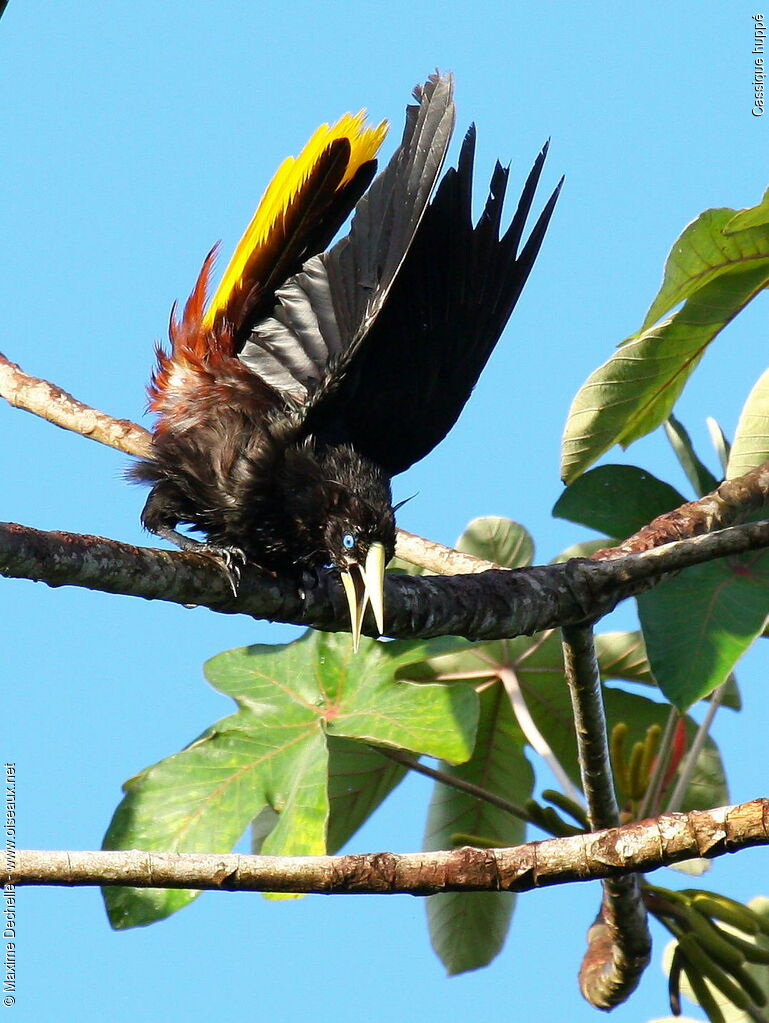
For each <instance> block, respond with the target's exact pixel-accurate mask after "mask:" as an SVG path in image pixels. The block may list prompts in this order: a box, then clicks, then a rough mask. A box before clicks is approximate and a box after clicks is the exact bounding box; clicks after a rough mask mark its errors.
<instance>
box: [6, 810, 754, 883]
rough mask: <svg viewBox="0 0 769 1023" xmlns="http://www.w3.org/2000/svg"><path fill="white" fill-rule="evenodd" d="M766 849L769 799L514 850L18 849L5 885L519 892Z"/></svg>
mask: <svg viewBox="0 0 769 1023" xmlns="http://www.w3.org/2000/svg"><path fill="white" fill-rule="evenodd" d="M767 844H769V799H755V800H753V801H751V802H748V803H742V804H739V805H736V806H722V807H719V808H717V809H715V810H693V811H691V812H690V813H676V814H663V815H662V816H661V817H659V818H658V819H656V820H647V821H640V822H634V823H632V824H626V825H624V826H623V827H620V828H610V829H608V830H605V831H597V832H591V833H590V834H585V835H574V836H572V837H569V838H551V839H548V840H547V841H544V842H530V843H528V844H526V845H522V846H517V847H516V848H512V849H475V848H470V847H464V848H461V849H454V850H451V851H450V852H423V853H404V854H397V853H390V852H379V853H365V854H358V855H347V856H287V857H283V856H246V855H240V854H235V853H232V854H223V855H218V854H197V853H161V852H143V851H137V850H128V851H124V852H112V851H110V852H74V851H73V852H58V851H50V852H49V851H40V850H17V851H16V852H15V856H14V860H15V862H14V863H13V864H12V865H11V867H10V870H9V871H8V875H7V881H8V883H9V884H12V885H16V886H18V887H21V886H26V885H64V886H81V885H108V886H115V885H117V886H120V885H130V886H132V887H136V888H189V889H200V890H225V891H261V892H294V893H312V892H315V893H320V894H325V895H331V894H359V895H373V894H381V895H397V894H407V895H434V894H435V893H437V892H442V891H514V892H525V891H531V890H532V889H534V888H545V887H550V886H552V885H558V884H566V883H568V882H571V881H595V880H600V879H603V878H609V877H620V876H622V875H625V874H631V873H635V872H638V871H650V870H656V869H657V868H658V867H661V866H669V865H670V864H672V863H680V862H681V861H682V860H687V859H691V858H692V857H695V856H703V857H711V858H712V857H717V856H723V855H724V854H725V853H729V852H737V851H738V850H739V849H745V848H748V847H750V846H757V845H767Z"/></svg>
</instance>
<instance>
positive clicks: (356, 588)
mask: <svg viewBox="0 0 769 1023" xmlns="http://www.w3.org/2000/svg"><path fill="white" fill-rule="evenodd" d="M384 570H385V549H384V546H383V545H382V544H381V543H372V544H371V546H370V547H369V549H368V553H367V554H366V564H365V565H359V564H357V563H356V564H353V565H350V566H349V567H348V568H343V569H342V570H341V572H340V575H341V577H342V585H343V586H344V592H345V594H346V596H347V603H348V605H349V607H350V622H351V624H352V649H353V652H354V653H357V652H358V647H359V646H360V630H361V625H362V624H363V616H364V614H365V613H366V605H367V604H371V610H372V611H373V612H374V619H375V620H376V624H377V628H378V629H379V631H380V632H384Z"/></svg>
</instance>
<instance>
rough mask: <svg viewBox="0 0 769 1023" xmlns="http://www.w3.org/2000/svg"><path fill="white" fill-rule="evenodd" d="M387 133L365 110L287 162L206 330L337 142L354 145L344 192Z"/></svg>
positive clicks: (323, 130)
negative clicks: (372, 123)
mask: <svg viewBox="0 0 769 1023" xmlns="http://www.w3.org/2000/svg"><path fill="white" fill-rule="evenodd" d="M387 129H388V123H387V121H382V122H381V124H378V125H377V126H376V127H375V128H370V127H367V126H366V111H365V110H361V111H359V113H357V114H344V115H343V116H342V117H340V118H339V120H338V121H337V122H336V124H334V125H328V124H322V125H321V126H320V127H319V128H318V129H317V130H316V131H315V133H314V134H313V135H312V137H311V138H310V139H309V141H308V142H307V143H306V145H305V147H304V149H303V150H302V151H301V153H300V154H299V156H297V157H293V156H289V157H287V158H286V159H285V160H284V161H283V163H282V164H281V165H280V167H279V168H278V171H277V173H276V174H275V176H274V177H273V179H272V181H271V182H270V184H269V185H268V186H267V190H266V191H265V193H264V195H263V196H262V198H261V200H260V202H259V205H258V206H257V208H256V212H255V213H254V215H253V217H252V218H251V223H250V224H249V225H248V227H247V228H246V230H245V232H244V234H243V237H242V238H241V239H240V241H239V242H238V244H237V246H236V248H235V252H234V253H233V255H232V258H231V259H230V262H229V264H228V265H227V269H226V270H225V271H224V274H223V275H222V279H221V281H220V283H219V287H218V288H217V289H216V292H215V294H214V296H213V298H212V299H211V302H210V304H209V306H208V309H207V310H206V313H205V316H204V319H203V326H204V328H210V327H211V326H212V325H213V323H214V320H215V319H216V318H217V316H218V315H219V314H220V313H221V312H222V311H223V310H225V309H226V307H227V303H228V301H229V298H230V296H231V295H232V293H233V291H234V290H235V289H237V288H239V287H240V285H241V284H242V281H243V277H244V274H245V273H246V272H247V268H248V264H249V263H251V262H253V261H254V259H255V257H256V256H257V254H258V252H259V250H260V249H262V248H264V247H266V246H268V245H269V244H270V243H271V241H272V239H273V235H274V233H275V232H276V231H279V230H280V229H281V225H282V220H283V217H284V216H285V213H286V210H287V208H288V207H289V205H290V204H291V201H292V200H293V198H294V196H295V195H296V193H297V192H298V190H299V189H300V188H301V187H302V185H303V184H304V182H305V181H306V180H307V178H308V176H309V174H310V172H311V171H312V169H313V167H314V166H315V165H316V164H317V162H318V160H319V158H320V157H321V155H322V154H323V153H324V152H325V150H326V149H327V148H328V146H329V145H330V144H331V143H332V142H333V141H334V140H335V139H348V140H349V142H350V146H351V153H350V162H349V164H348V166H347V170H346V172H345V175H344V177H343V178H342V180H341V181H340V183H339V185H338V189H341V188H342V187H343V186H344V185H346V184H347V183H348V182H349V181H350V180H351V179H352V178H353V177H354V175H355V173H356V172H357V171H358V169H359V168H360V167H361V166H362V165H363V164H364V163H366V162H367V161H368V160H372V159H373V158H374V157H375V156H376V154H377V151H378V150H379V147H380V146H381V144H382V142H383V141H384V138H385V135H386V134H387Z"/></svg>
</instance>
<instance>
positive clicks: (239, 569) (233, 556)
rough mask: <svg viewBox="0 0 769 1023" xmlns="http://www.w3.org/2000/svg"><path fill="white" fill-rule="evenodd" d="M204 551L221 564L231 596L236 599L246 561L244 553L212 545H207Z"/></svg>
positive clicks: (233, 548) (235, 549)
mask: <svg viewBox="0 0 769 1023" xmlns="http://www.w3.org/2000/svg"><path fill="white" fill-rule="evenodd" d="M206 549H207V552H208V553H209V554H211V555H212V556H213V557H214V558H216V560H217V561H218V562H219V563H220V564H221V566H222V568H223V570H224V574H225V575H226V576H227V582H228V583H229V584H230V589H231V590H232V595H233V597H237V595H238V587H239V586H240V577H241V575H242V573H243V569H244V568H245V567H246V562H247V561H248V559H247V558H246V555H245V553H244V552H243V551H242V550H241V549H240V547H218V546H214V545H213V544H211V545H207V548H206Z"/></svg>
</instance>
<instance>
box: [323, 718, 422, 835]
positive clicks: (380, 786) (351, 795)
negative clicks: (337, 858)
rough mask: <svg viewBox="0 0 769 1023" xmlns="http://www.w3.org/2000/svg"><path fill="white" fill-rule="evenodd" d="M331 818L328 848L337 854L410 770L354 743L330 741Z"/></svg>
mask: <svg viewBox="0 0 769 1023" xmlns="http://www.w3.org/2000/svg"><path fill="white" fill-rule="evenodd" d="M328 752H329V769H328V796H329V805H330V811H331V813H330V816H329V821H328V835H327V839H326V846H327V849H328V852H330V853H335V852H337V851H338V850H339V849H341V848H342V846H343V845H345V844H346V843H347V842H348V841H349V840H350V838H352V836H353V835H354V834H355V832H356V831H357V830H358V828H359V827H360V826H361V825H362V824H363V823H365V821H367V820H368V818H369V817H370V816H371V815H372V813H373V812H374V811H375V810H376V809H377V807H378V806H379V805H380V804H381V803H382V802H383V801H384V800H385V799H386V798H387V796H389V794H390V793H391V792H392V790H393V789H394V788H395V787H396V785H398V783H399V782H400V781H401V780H402V779H403V776H404V775H405V774H406V773H407V772H408V768H406V767H402V766H401V765H400V764H396V763H395V762H394V761H392V760H389V759H388V758H387V757H385V756H384V755H383V754H381V753H378V752H377V751H376V750H375V749H372V748H371V747H370V746H365V745H364V744H363V743H361V742H354V741H353V740H352V739H339V738H336V737H335V736H333V735H330V736H329V738H328Z"/></svg>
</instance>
